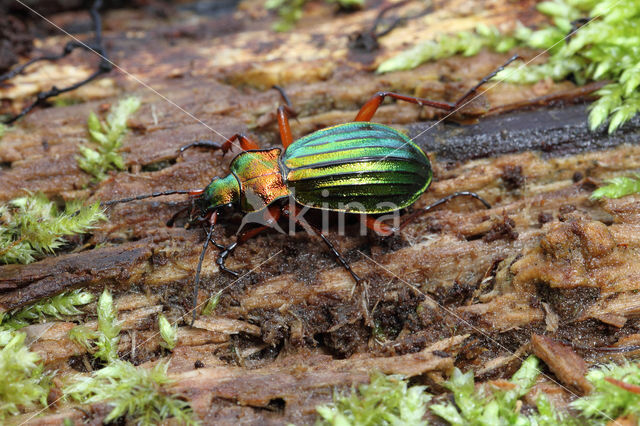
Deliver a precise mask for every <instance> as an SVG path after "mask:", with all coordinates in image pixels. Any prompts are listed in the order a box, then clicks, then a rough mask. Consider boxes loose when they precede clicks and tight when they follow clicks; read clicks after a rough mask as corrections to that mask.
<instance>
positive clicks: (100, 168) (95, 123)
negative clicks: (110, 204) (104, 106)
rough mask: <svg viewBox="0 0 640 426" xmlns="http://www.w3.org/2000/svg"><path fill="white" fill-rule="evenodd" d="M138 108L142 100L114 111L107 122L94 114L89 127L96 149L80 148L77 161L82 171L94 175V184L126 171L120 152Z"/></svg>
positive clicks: (125, 103) (123, 103) (125, 102)
mask: <svg viewBox="0 0 640 426" xmlns="http://www.w3.org/2000/svg"><path fill="white" fill-rule="evenodd" d="M138 108H140V100H139V99H138V98H133V97H132V98H127V99H124V100H122V101H120V102H119V103H118V104H117V105H116V106H115V107H113V108H111V111H110V112H109V114H108V115H107V118H106V120H105V121H100V119H99V118H98V116H97V115H96V114H94V113H93V112H92V113H91V114H90V115H89V119H88V121H87V126H88V129H89V135H90V136H91V139H92V140H93V142H94V143H93V146H94V147H95V149H94V148H92V147H91V146H90V145H80V146H79V149H80V155H79V156H78V157H76V159H77V161H78V167H80V168H81V169H82V170H84V171H85V172H87V173H89V174H90V175H93V181H94V182H100V181H102V180H104V179H106V178H107V172H108V171H109V170H124V168H125V167H124V160H123V159H122V156H121V155H120V153H119V150H120V148H121V147H122V140H123V139H124V135H125V133H126V132H127V120H128V119H129V117H130V116H131V115H132V114H133V113H135V112H136V111H137V110H138Z"/></svg>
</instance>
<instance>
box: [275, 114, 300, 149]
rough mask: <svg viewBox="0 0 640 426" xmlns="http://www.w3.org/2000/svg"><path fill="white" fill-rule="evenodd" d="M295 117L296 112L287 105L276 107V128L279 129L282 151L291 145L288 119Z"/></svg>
mask: <svg viewBox="0 0 640 426" xmlns="http://www.w3.org/2000/svg"><path fill="white" fill-rule="evenodd" d="M296 115H297V114H296V112H295V111H294V110H293V109H291V107H290V106H288V105H280V106H279V107H278V128H279V129H280V140H281V141H282V146H283V147H284V149H287V147H288V146H289V145H291V144H292V143H293V136H292V135H291V126H290V125H289V117H295V116H296Z"/></svg>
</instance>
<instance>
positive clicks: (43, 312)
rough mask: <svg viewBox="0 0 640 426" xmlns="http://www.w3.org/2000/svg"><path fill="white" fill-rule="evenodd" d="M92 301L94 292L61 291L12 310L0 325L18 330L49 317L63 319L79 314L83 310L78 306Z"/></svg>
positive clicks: (80, 290) (79, 290)
mask: <svg viewBox="0 0 640 426" xmlns="http://www.w3.org/2000/svg"><path fill="white" fill-rule="evenodd" d="M92 301H93V294H91V293H89V292H86V291H84V290H82V289H78V290H74V291H71V292H65V293H61V294H58V295H56V296H53V297H49V298H46V299H43V300H40V301H38V302H36V303H33V304H31V305H29V306H27V307H25V308H21V309H17V310H15V311H12V312H11V313H10V314H8V315H5V316H4V318H3V319H2V320H1V321H0V327H4V328H10V329H13V330H18V329H20V328H22V327H26V326H27V325H29V324H32V323H34V322H37V321H40V322H41V321H43V320H46V319H49V318H56V319H62V318H63V317H64V316H68V315H79V314H82V313H83V312H82V311H81V310H80V309H78V308H76V306H82V305H86V304H87V303H90V302H92Z"/></svg>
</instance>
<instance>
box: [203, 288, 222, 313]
mask: <svg viewBox="0 0 640 426" xmlns="http://www.w3.org/2000/svg"><path fill="white" fill-rule="evenodd" d="M220 296H222V293H221V292H217V293H216V294H214V295H213V296H211V297H210V298H209V300H208V301H207V304H206V305H205V307H204V309H203V310H202V315H211V314H212V313H213V311H215V310H216V308H217V307H218V303H220Z"/></svg>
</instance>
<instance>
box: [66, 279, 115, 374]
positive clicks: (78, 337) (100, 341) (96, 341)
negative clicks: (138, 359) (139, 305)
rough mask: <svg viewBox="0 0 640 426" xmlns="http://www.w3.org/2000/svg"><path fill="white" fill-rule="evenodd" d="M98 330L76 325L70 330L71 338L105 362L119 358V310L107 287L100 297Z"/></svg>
mask: <svg viewBox="0 0 640 426" xmlns="http://www.w3.org/2000/svg"><path fill="white" fill-rule="evenodd" d="M97 311H98V330H97V331H93V330H90V329H89V328H87V327H84V326H77V327H74V328H73V329H71V330H70V331H69V338H70V339H71V340H74V341H76V342H78V343H79V344H80V345H82V346H84V347H85V348H86V349H87V350H88V351H89V352H91V353H93V356H94V357H95V358H98V359H100V360H102V361H104V362H105V363H109V362H112V361H114V360H116V359H118V343H119V342H120V326H119V325H118V323H117V318H118V312H117V310H116V309H115V307H114V306H113V297H112V296H111V292H110V291H109V290H107V289H105V290H104V291H103V292H102V294H101V295H100V299H98V308H97Z"/></svg>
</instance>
